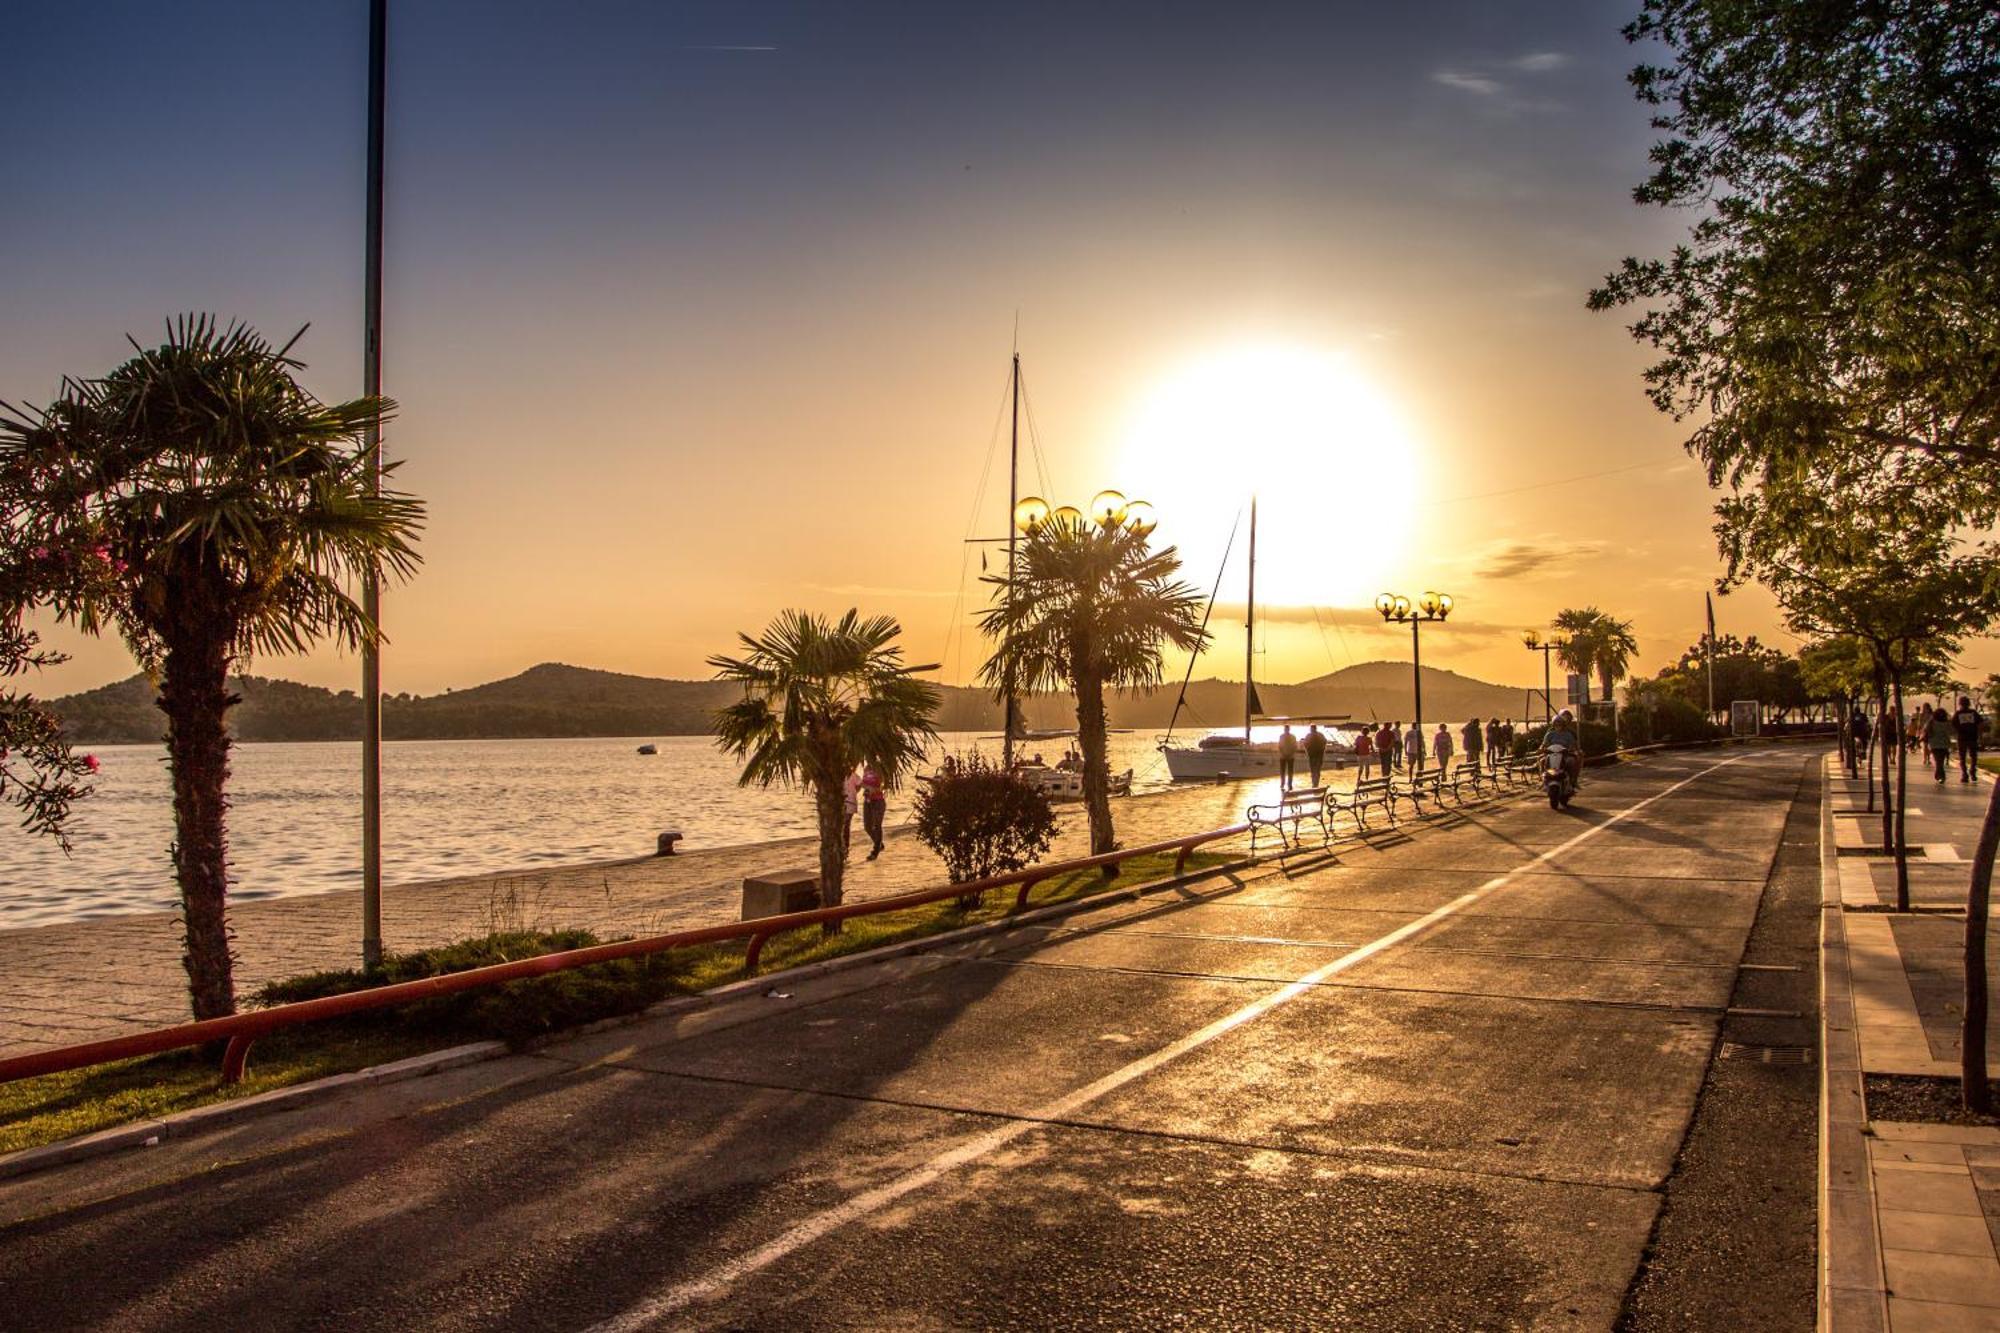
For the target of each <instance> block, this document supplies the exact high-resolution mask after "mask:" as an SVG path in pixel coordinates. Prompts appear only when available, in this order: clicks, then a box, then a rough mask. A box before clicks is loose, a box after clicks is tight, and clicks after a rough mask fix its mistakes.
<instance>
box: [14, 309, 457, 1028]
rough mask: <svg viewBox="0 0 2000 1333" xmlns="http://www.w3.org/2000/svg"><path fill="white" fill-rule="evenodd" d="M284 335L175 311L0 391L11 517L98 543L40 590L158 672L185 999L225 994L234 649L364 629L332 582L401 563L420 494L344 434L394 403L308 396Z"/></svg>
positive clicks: (199, 1006)
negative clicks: (49, 381) (85, 374)
mask: <svg viewBox="0 0 2000 1333" xmlns="http://www.w3.org/2000/svg"><path fill="white" fill-rule="evenodd" d="M301 332H303V330H301ZM297 341H298V339H297V337H294V338H293V339H292V341H291V342H288V343H286V344H285V345H284V346H283V347H279V348H273V347H272V346H271V345H270V344H269V343H268V342H266V341H265V340H264V338H263V337H262V336H261V335H259V334H258V333H256V332H255V331H254V330H252V329H250V328H248V327H246V326H243V325H240V324H238V325H230V326H228V327H220V326H218V325H217V324H216V322H215V321H214V320H213V319H211V318H209V317H207V316H193V315H190V316H184V317H182V318H179V319H177V320H175V321H173V323H172V324H171V325H170V326H169V328H168V334H167V340H166V341H165V342H164V343H162V344H161V345H160V346H158V347H155V348H151V349H142V348H140V347H139V346H138V344H137V343H133V349H134V351H135V352H136V353H137V355H135V356H134V357H133V358H132V359H131V360H129V361H127V362H125V363H124V364H123V365H120V366H119V367H117V368H116V369H115V370H113V371H111V372H110V373H109V374H108V375H106V376H105V377H103V378H102V379H91V380H78V379H66V380H64V382H63V387H62V391H61V393H60V395H59V396H58V397H57V399H56V400H55V401H54V402H53V403H51V404H50V405H49V406H48V407H47V408H45V409H42V410H39V411H36V410H29V409H22V408H17V407H14V406H12V405H10V404H0V478H4V480H0V492H4V493H5V494H6V495H7V496H8V497H9V498H10V501H11V502H12V503H13V504H14V506H15V508H14V509H13V510H12V512H11V513H10V514H9V518H10V520H11V521H12V522H13V523H15V524H16V525H18V527H19V529H20V531H21V532H23V533H24V534H26V538H25V539H26V540H29V541H32V542H33V543H35V544H37V545H44V546H47V547H49V548H50V549H55V550H72V551H73V550H80V549H87V550H91V551H93V552H96V553H97V554H98V555H99V557H100V558H101V560H102V562H103V564H104V568H105V571H106V572H105V575H104V577H102V578H96V579H90V580H84V581H80V582H78V583H75V584H71V585H68V586H64V587H59V588H56V589H54V590H53V592H52V593H51V595H50V596H49V597H48V598H47V599H46V601H45V604H46V605H48V606H49V607H51V608H52V609H53V610H54V612H55V613H56V615H57V617H58V618H59V619H62V620H66V621H68V622H70V623H73V624H76V625H78V626H80V627H81V628H83V629H84V630H86V631H88V632H91V633H99V632H102V630H103V629H104V628H105V627H107V626H112V627H115V628H116V629H117V630H118V632H119V633H120V635H121V636H122V637H123V638H124V640H125V642H126V644H127V645H128V646H129V647H130V648H131V649H132V652H133V654H134V655H135V656H136V657H137V658H138V659H139V661H140V663H141V665H142V666H144V667H145V668H147V669H148V670H149V671H150V672H154V673H157V676H158V679H159V703H160V708H161V709H162V711H163V712H164V713H165V714H166V719H167V737H166V739H167V763H168V767H169V769H170V770H171V774H172V779H173V795H174V832H175V840H174V846H173V859H174V872H175V877H176V879H177V880H178V882H179V885H180V892H181V909H182V914H183V917H184V919H185V927H186V953H185V958H184V963H185V966H186V968H187V973H188V984H189V992H190V997H191V1001H192V1007H193V1011H194V1015H195V1017H196V1018H216V1017H220V1016H222V1015H225V1014H229V1013H232V1012H234V1010H235V989H234V985H233V981H232V978H231V970H232V963H233V960H232V958H231V956H230V951H229V925H228V919H227V910H228V883H229V880H228V873H229V871H228V836H227V811H228V796H227V785H228V779H229V748H230V739H229V730H228V727H227V724H226V719H227V717H228V713H229V710H230V708H231V707H232V706H233V705H234V704H235V702H236V697H235V696H234V695H233V694H232V693H231V692H230V690H229V687H228V678H229V672H230V668H231V664H232V662H234V661H235V660H236V659H238V658H239V657H242V656H244V655H247V654H249V653H251V652H253V651H265V652H287V651H300V650H303V649H305V648H306V647H308V646H309V645H311V644H313V643H315V642H317V641H319V640H322V639H329V638H330V639H332V640H333V641H335V642H336V643H338V644H340V645H342V646H345V647H350V648H351V647H357V646H359V645H361V644H363V643H365V642H368V641H370V640H372V639H374V638H376V637H377V629H376V626H375V625H374V624H373V623H372V622H371V621H370V620H369V618H368V616H367V615H366V614H365V613H364V611H363V610H362V608H361V606H360V604H359V603H357V602H355V601H354V600H353V599H352V598H351V597H349V596H348V594H347V591H346V589H347V587H348V586H350V585H351V584H352V583H353V582H355V581H358V580H359V579H360V578H361V577H362V576H363V575H364V573H365V572H367V571H369V570H371V569H379V570H381V571H384V572H386V573H388V574H390V575H393V576H396V577H407V576H408V575H409V574H410V573H412V572H414V570H415V568H416V564H417V555H416V551H415V548H414V545H413V542H414V540H415V537H416V533H417V531H418V530H419V529H420V528H421V526H422V520H423V506H422V504H421V503H420V502H419V501H417V500H416V499H414V498H412V497H410V496H408V495H404V494H401V493H399V492H395V491H383V492H381V493H379V494H378V493H376V492H375V491H374V490H373V489H372V486H371V483H372V481H373V479H374V467H375V463H376V461H377V460H376V456H375V454H374V452H373V451H370V450H366V449H362V448H359V447H357V445H358V444H359V442H360V441H361V440H362V439H363V437H364V436H365V435H366V433H367V432H368V431H369V430H370V429H371V428H372V427H374V426H376V425H377V423H379V422H380V421H381V420H382V419H383V418H384V417H385V416H386V415H387V414H388V413H389V412H390V411H391V410H392V409H393V404H391V403H390V402H388V401H387V400H386V399H381V398H358V399H355V400H353V401H350V402H345V403H339V404H335V405H331V406H329V405H327V404H324V403H321V402H320V401H319V400H318V399H316V398H314V397H313V396H312V395H311V394H310V393H308V392H307V391H306V390H305V389H304V388H303V387H301V386H300V385H299V383H298V381H297V379H296V378H295V377H294V372H296V371H298V370H301V369H303V363H301V362H299V361H296V360H294V359H292V357H291V348H292V346H293V345H294V344H295V343H296V342H297ZM387 470H388V469H386V468H385V469H384V471H387Z"/></svg>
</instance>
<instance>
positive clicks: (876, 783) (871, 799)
mask: <svg viewBox="0 0 2000 1333" xmlns="http://www.w3.org/2000/svg"><path fill="white" fill-rule="evenodd" d="M888 810H889V793H888V792H887V791H886V790H885V789H884V787H883V784H882V771H881V770H880V769H878V768H876V767H875V765H873V764H870V765H868V767H866V768H864V769H862V770H861V827H862V828H864V829H866V830H867V831H868V839H869V841H871V842H873V843H874V844H875V846H874V849H873V850H872V851H870V852H869V853H868V859H869V860H871V861H873V860H874V859H875V858H876V857H878V856H880V855H881V854H882V816H883V815H885V814H886V813H888Z"/></svg>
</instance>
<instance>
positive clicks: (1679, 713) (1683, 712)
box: [1653, 698, 1722, 741]
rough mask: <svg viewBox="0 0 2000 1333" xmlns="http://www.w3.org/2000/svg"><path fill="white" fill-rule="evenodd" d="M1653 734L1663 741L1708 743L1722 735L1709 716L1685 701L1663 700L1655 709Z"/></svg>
mask: <svg viewBox="0 0 2000 1333" xmlns="http://www.w3.org/2000/svg"><path fill="white" fill-rule="evenodd" d="M1653 734H1654V735H1655V736H1657V737H1659V739H1661V740H1663V741H1706V740H1714V739H1715V738H1716V737H1717V736H1720V735H1721V734H1722V729H1721V728H1720V727H1718V726H1716V725H1715V723H1713V722H1711V721H1709V719H1708V714H1706V713H1704V712H1702V711H1701V709H1699V708H1696V707H1695V706H1694V705H1693V704H1691V703H1689V702H1688V701H1687V700H1685V699H1672V698H1668V699H1662V700H1660V702H1659V703H1658V704H1657V705H1656V706H1655V707H1654V709H1653Z"/></svg>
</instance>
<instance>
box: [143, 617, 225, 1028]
mask: <svg viewBox="0 0 2000 1333" xmlns="http://www.w3.org/2000/svg"><path fill="white" fill-rule="evenodd" d="M235 702H236V700H235V699H234V698H233V697H231V695H230V693H229V647H228V640H227V639H226V638H223V637H220V636H217V635H214V634H207V635H204V634H203V633H202V632H201V629H200V628H199V627H197V628H195V629H193V630H191V631H190V632H188V633H187V634H185V635H182V636H180V637H179V638H177V639H175V640H170V641H169V642H168V645H167V652H166V660H165V670H164V671H163V673H162V679H161V681H160V709H161V711H163V712H164V713H166V715H167V767H168V769H169V771H170V772H171V774H172V776H173V788H174V846H173V858H174V878H175V879H176V880H178V881H179V883H180V890H181V915H182V920H183V923H184V925H185V927H186V951H185V954H184V955H183V957H182V960H181V961H182V965H183V966H185V967H186V968H187V974H188V995H189V999H190V1001H191V1004H192V1008H193V1011H194V1016H195V1017H196V1018H198V1019H201V1018H221V1017H224V1016H225V1015H228V1014H233V1013H235V1012H236V993H235V985H234V981H233V978H232V976H231V971H232V967H233V965H234V959H233V958H232V957H231V955H230V951H229V920H228V897H229V844H228V831H227V827H226V817H227V813H228V809H229V798H228V796H227V795H226V787H227V784H228V781H229V729H228V726H227V722H226V717H227V714H228V712H229V707H230V705H231V704H233V703H235Z"/></svg>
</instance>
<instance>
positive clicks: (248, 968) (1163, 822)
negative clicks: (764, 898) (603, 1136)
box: [0, 779, 1276, 1055]
mask: <svg viewBox="0 0 2000 1333" xmlns="http://www.w3.org/2000/svg"><path fill="white" fill-rule="evenodd" d="M1275 787H1276V779H1268V780H1266V781H1264V782H1241V783H1228V784H1222V785H1215V786H1199V787H1188V788H1185V789H1180V790H1175V791H1169V792H1162V793H1159V794H1157V795H1150V796H1139V797H1133V798H1131V799H1129V800H1120V801H1117V802H1115V803H1114V806H1113V809H1114V811H1115V815H1116V820H1117V827H1118V837H1119V841H1120V842H1121V843H1123V844H1124V845H1125V846H1128V847H1129V846H1138V845H1140V844H1143V843H1147V842H1158V841H1161V840H1163V839H1166V838H1170V837H1175V836H1177V835H1180V834H1184V833H1191V832H1198V831H1200V830H1203V829H1211V828H1220V827H1223V826H1225V825H1228V824H1234V823H1239V822H1241V820H1242V818H1243V807H1244V805H1245V804H1246V803H1247V802H1249V801H1252V800H1266V799H1269V796H1268V790H1269V789H1274V788H1275ZM772 799H773V800H774V801H785V800H801V801H802V800H805V799H806V798H805V797H804V796H801V795H796V794H789V793H785V792H782V791H778V792H774V793H773V794H772ZM859 836H860V830H859V829H858V828H857V829H856V837H857V839H858V840H859ZM862 841H863V846H864V847H865V840H862ZM1236 845H1237V843H1236V840H1231V841H1230V842H1228V843H1218V844H1216V845H1215V847H1214V849H1213V850H1216V851H1229V850H1232V849H1233V848H1234V847H1235V846H1236ZM1088 852H1089V831H1088V828H1087V826H1086V825H1085V822H1084V819H1083V815H1082V810H1081V808H1080V807H1065V809H1064V813H1063V816H1062V824H1061V829H1060V831H1059V832H1058V834H1057V835H1056V840H1055V845H1054V846H1053V847H1052V848H1051V849H1050V852H1049V859H1063V858H1067V857H1076V856H1083V855H1087V854H1088ZM817 857H818V851H817V844H816V842H815V841H814V840H813V839H811V838H793V839H788V840H785V841H780V842H768V843H759V844H754V845H750V846H741V847H722V848H714V849H697V850H694V851H683V852H682V853H681V854H680V855H678V856H672V857H641V858H638V859H634V860H628V861H611V862H602V863H598V864H595V865H579V866H565V867H558V868H537V869H532V870H521V871H513V872H506V873H500V874H487V875H471V876H464V877H461V878H455V879H449V880H437V881H432V882H430V883H422V884H402V885H396V884H392V885H391V886H389V887H388V888H386V889H385V890H384V891H383V894H382V933H383V943H384V945H385V946H386V947H387V948H389V949H391V950H408V949H418V948H425V947H428V946H431V945H438V944H448V943H450V942H452V941H454V940H460V939H466V938H468V937H472V936H479V935H485V934H488V933H490V932H492V931H495V930H527V929H564V928H572V927H575V928H582V929H586V930H591V931H595V932H596V933H597V934H599V935H601V936H606V937H609V936H626V935H646V934H657V933H663V932H666V931H670V930H683V929H690V928H693V927H698V926H708V925H717V924H720V923H722V922H727V921H734V920H736V919H737V917H738V913H739V911H740V907H741V898H740V889H741V884H742V879H743V877H744V876H745V875H749V874H754V873H757V872H759V871H763V870H771V869H778V868H783V867H789V866H812V865H814V864H816V861H817ZM389 873H390V874H391V875H393V874H394V873H395V868H394V867H393V866H392V867H390V868H389ZM944 880H945V874H944V868H943V864H942V862H940V861H939V860H938V858H937V857H936V856H935V855H933V854H932V852H931V851H930V849H929V848H927V847H925V846H923V845H922V844H921V843H919V842H918V841H917V840H916V839H915V838H914V837H911V836H909V835H908V834H907V832H904V831H895V832H892V833H891V835H890V837H889V842H888V847H887V849H886V850H885V851H884V852H883V854H882V857H881V859H880V860H877V861H872V862H871V861H867V860H865V859H863V855H860V854H857V855H854V856H853V857H852V858H851V859H850V860H849V863H848V867H847V884H846V893H847V897H848V899H849V901H858V900H862V899H868V898H880V897H885V896H888V895H890V894H894V893H905V892H909V891H910V890H913V889H918V888H927V887H929V886H931V885H934V884H941V883H943V882H944ZM229 920H230V926H231V928H232V930H233V931H234V934H235V949H236V956H237V967H236V991H237V994H238V995H239V996H244V995H248V994H250V993H251V992H252V991H254V990H255V989H256V988H257V987H259V986H261V985H263V984H264V983H266V982H269V981H274V980H278V979H280V978H283V977H289V976H296V975H298V974H300V973H303V972H313V971H321V970H326V969H333V968H344V967H353V966H355V965H356V964H357V963H358V962H359V961H360V957H359V947H360V946H359V943H358V940H359V937H360V921H361V894H360V892H359V890H352V891H342V892H336V893H315V894H303V895H300V896H297V897H291V898H275V899H268V900H265V901H261V902H254V903H243V904H239V905H237V906H235V907H233V908H232V909H231V911H230V914H229ZM187 1003H188V1002H187V974H186V973H185V972H184V971H183V970H182V968H181V935H180V919H179V916H178V914H176V913H172V912H147V913H134V914H130V915H124V916H112V917H102V918H98V919H96V920H92V921H78V922H71V923H66V924H63V925H54V926H37V927H33V928H30V929H26V930H9V931H0V1055H19V1054H22V1053H24V1052H27V1051H32V1050H39V1049H44V1048H47V1047H50V1046H61V1045H66V1044H69V1043H71V1042H77V1041H89V1040H95V1039H98V1038H102V1037H115V1036H122V1035H124V1034H126V1033H130V1032H140V1031H145V1030H146V1029H149V1028H156V1027H165V1026H167V1025H169V1024H172V1023H180V1022H186V1021H187V1019H188V1009H187Z"/></svg>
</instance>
